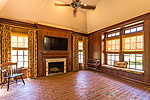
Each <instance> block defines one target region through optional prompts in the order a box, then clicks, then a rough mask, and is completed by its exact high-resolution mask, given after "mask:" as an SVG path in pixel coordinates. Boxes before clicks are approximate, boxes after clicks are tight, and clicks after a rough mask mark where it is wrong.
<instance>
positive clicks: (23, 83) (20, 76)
mask: <svg viewBox="0 0 150 100" xmlns="http://www.w3.org/2000/svg"><path fill="white" fill-rule="evenodd" d="M20 77H21V79H22V82H23V84H24V85H25V82H24V80H23V78H22V75H20Z"/></svg>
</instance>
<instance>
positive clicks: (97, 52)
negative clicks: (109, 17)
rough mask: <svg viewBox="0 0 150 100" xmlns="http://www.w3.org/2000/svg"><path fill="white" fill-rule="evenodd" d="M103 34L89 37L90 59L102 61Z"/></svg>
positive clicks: (96, 33)
mask: <svg viewBox="0 0 150 100" xmlns="http://www.w3.org/2000/svg"><path fill="white" fill-rule="evenodd" d="M100 41H101V34H100V33H99V32H95V33H93V34H90V35H89V58H90V59H100V57H101V42H100Z"/></svg>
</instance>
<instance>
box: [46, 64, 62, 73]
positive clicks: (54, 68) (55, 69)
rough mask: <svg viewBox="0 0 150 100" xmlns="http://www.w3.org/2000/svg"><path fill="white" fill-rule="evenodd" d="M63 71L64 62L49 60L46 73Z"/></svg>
mask: <svg viewBox="0 0 150 100" xmlns="http://www.w3.org/2000/svg"><path fill="white" fill-rule="evenodd" d="M59 72H64V62H49V63H48V74H51V73H59Z"/></svg>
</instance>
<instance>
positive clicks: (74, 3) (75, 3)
mask: <svg viewBox="0 0 150 100" xmlns="http://www.w3.org/2000/svg"><path fill="white" fill-rule="evenodd" d="M55 6H71V7H72V8H74V10H73V15H74V16H76V12H77V9H78V8H82V9H87V10H95V8H96V6H91V5H86V4H81V1H80V0H72V2H71V4H59V3H55Z"/></svg>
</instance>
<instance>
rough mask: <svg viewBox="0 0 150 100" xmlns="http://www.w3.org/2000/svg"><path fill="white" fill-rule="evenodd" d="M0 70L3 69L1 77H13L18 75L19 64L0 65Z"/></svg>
mask: <svg viewBox="0 0 150 100" xmlns="http://www.w3.org/2000/svg"><path fill="white" fill-rule="evenodd" d="M0 69H1V75H3V77H7V76H9V75H13V74H15V73H17V63H12V62H8V63H3V64H0Z"/></svg>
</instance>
